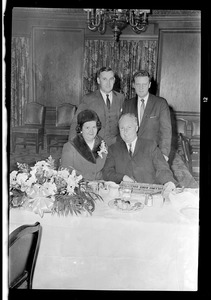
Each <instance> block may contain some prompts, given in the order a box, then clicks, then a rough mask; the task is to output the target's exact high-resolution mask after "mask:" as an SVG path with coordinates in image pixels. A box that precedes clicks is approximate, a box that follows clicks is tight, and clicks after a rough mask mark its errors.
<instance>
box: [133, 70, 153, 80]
mask: <svg viewBox="0 0 211 300" xmlns="http://www.w3.org/2000/svg"><path fill="white" fill-rule="evenodd" d="M137 77H148V78H149V81H151V76H150V75H149V72H147V71H146V70H140V71H137V72H135V74H134V75H133V78H132V83H134V82H135V79H136V78H137Z"/></svg>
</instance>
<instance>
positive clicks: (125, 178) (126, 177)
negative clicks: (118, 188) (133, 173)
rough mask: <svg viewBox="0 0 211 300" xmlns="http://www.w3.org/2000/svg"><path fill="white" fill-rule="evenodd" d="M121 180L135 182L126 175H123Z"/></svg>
mask: <svg viewBox="0 0 211 300" xmlns="http://www.w3.org/2000/svg"><path fill="white" fill-rule="evenodd" d="M122 180H123V181H129V182H135V180H134V179H133V178H131V177H129V176H127V175H124V177H123V178H122Z"/></svg>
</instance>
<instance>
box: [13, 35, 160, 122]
mask: <svg viewBox="0 0 211 300" xmlns="http://www.w3.org/2000/svg"><path fill="white" fill-rule="evenodd" d="M29 45H30V39H29V37H13V38H12V47H11V50H12V51H11V52H12V53H11V54H12V55H11V105H10V115H11V126H18V125H22V124H23V108H24V105H25V103H26V102H28V101H29ZM84 53H85V54H84V67H83V94H87V93H89V92H91V91H94V90H96V89H97V82H96V72H97V70H98V69H100V68H101V67H102V66H107V67H108V66H110V67H111V68H112V69H113V70H114V71H115V72H116V83H115V87H114V88H115V89H116V90H117V91H120V92H122V93H124V95H125V97H126V98H130V97H132V96H133V95H134V90H133V88H132V84H131V80H132V75H133V74H134V72H136V71H138V70H140V69H146V70H148V71H149V73H150V74H151V76H152V77H153V78H154V79H155V76H156V54H157V41H155V40H153V41H150V40H141V41H139V40H120V41H119V42H118V43H116V42H115V41H109V40H86V41H85V51H84Z"/></svg>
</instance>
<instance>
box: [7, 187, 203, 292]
mask: <svg viewBox="0 0 211 300" xmlns="http://www.w3.org/2000/svg"><path fill="white" fill-rule="evenodd" d="M103 197H104V201H103V202H99V201H98V202H96V208H95V211H94V213H93V215H92V216H87V215H83V216H71V215H70V216H67V217H63V216H60V217H59V216H57V215H51V214H50V213H46V214H44V217H43V218H41V217H40V216H39V215H37V214H34V213H33V212H30V211H26V210H23V209H19V208H16V209H11V210H10V218H9V231H10V232H11V231H13V230H14V229H15V228H17V227H18V226H20V225H23V224H32V223H35V222H36V221H39V222H40V223H41V225H42V228H43V230H42V238H41V244H40V250H39V254H38V258H37V263H36V269H35V273H34V279H33V288H34V289H86V290H87V289H88V290H89V289H91V290H96V289H97V290H100V289H103V290H105V289H109V290H118V289H120V290H124V289H126V290H174V291H195V290H197V271H198V238H199V236H198V232H199V222H198V215H197V213H196V212H197V210H193V211H192V212H191V210H188V208H189V207H191V206H193V208H195V206H197V205H198V201H199V199H198V191H196V190H190V189H188V190H187V189H186V190H185V191H184V192H183V193H180V194H176V195H175V194H174V195H172V196H171V197H170V199H171V202H170V203H168V204H164V205H162V199H161V196H160V195H157V196H154V204H153V206H152V207H147V206H145V207H144V209H143V210H140V211H138V212H134V213H123V212H119V211H117V210H115V209H112V208H110V207H109V205H108V202H109V201H110V200H111V198H112V195H111V194H106V193H104V195H103ZM177 199H178V201H177ZM187 199H188V201H187ZM191 203H192V204H193V205H192V204H191ZM184 208H185V210H183V209H184ZM188 211H189V213H187V212H188Z"/></svg>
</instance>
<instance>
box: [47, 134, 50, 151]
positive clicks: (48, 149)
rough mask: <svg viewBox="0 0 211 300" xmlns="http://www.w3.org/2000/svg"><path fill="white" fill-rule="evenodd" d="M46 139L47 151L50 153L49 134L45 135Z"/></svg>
mask: <svg viewBox="0 0 211 300" xmlns="http://www.w3.org/2000/svg"><path fill="white" fill-rule="evenodd" d="M46 141H47V152H48V153H50V143H51V137H50V136H49V135H46Z"/></svg>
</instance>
